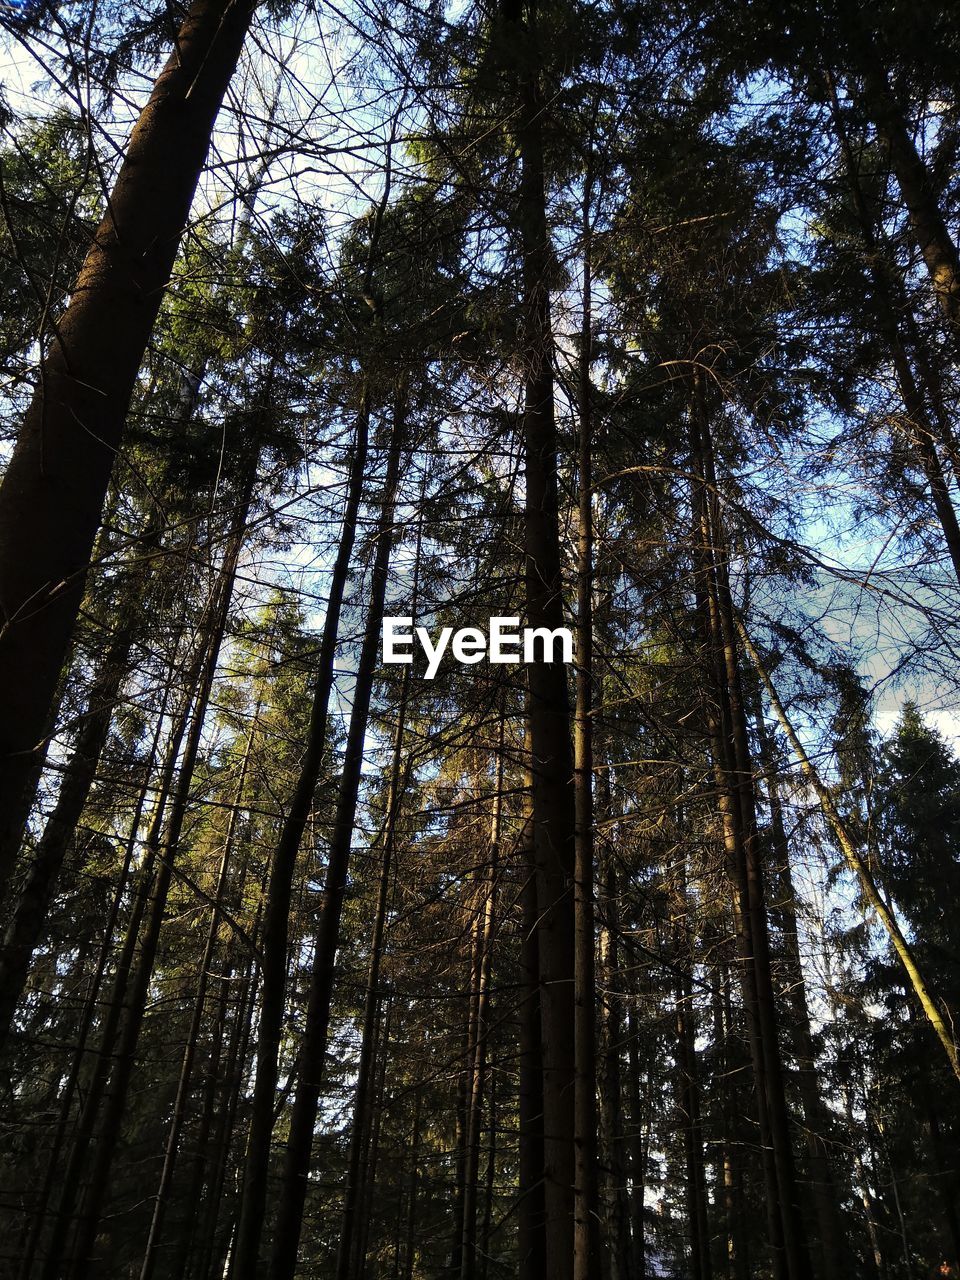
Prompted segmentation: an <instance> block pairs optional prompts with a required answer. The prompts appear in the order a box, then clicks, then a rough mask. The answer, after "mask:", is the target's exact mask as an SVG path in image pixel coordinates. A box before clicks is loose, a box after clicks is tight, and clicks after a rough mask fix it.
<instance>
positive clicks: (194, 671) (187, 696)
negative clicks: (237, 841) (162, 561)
mask: <svg viewBox="0 0 960 1280" xmlns="http://www.w3.org/2000/svg"><path fill="white" fill-rule="evenodd" d="M219 591H220V584H217V586H216V587H215V588H214V591H213V593H212V595H211V598H210V600H209V601H208V604H207V610H206V613H207V618H206V619H205V621H206V622H207V623H208V624H209V618H210V616H211V615H214V614H215V613H216V609H217V599H218V595H219ZM208 641H209V632H208V635H207V637H206V638H205V640H204V641H203V642H202V643H200V644H199V645H198V646H197V647H196V649H195V651H194V654H193V656H192V658H191V660H190V662H189V665H188V671H187V673H186V677H185V681H184V686H185V687H184V693H183V696H182V699H181V702H180V706H179V707H178V708H177V710H176V711H175V713H174V714H173V716H172V717H171V719H172V722H173V723H172V728H171V731H170V734H169V738H168V741H167V743H166V745H165V754H164V761H163V765H162V768H161V770H160V776H159V778H158V779H157V781H156V784H155V794H156V798H155V801H154V806H153V813H152V816H151V818H150V821H149V824H148V828H147V833H146V839H145V854H144V857H143V859H142V861H141V864H140V867H139V869H138V873H137V882H136V888H135V892H134V895H133V902H132V905H131V910H130V915H129V918H128V920H127V924H126V931H125V935H124V940H123V944H122V946H121V948H120V954H119V956H118V958H117V962H116V967H115V972H114V976H113V982H112V986H111V992H110V996H109V999H108V1000H107V1001H106V1013H105V1015H104V1018H103V1022H102V1025H101V1027H100V1034H99V1045H98V1049H97V1054H96V1059H95V1062H94V1067H93V1071H92V1074H91V1077H90V1079H89V1081H88V1082H87V1086H86V1090H85V1095H84V1098H83V1105H82V1109H81V1112H80V1117H79V1120H78V1123H77V1127H76V1131H75V1133H74V1135H73V1141H72V1144H71V1148H70V1155H69V1158H68V1161H67V1165H66V1169H65V1170H64V1173H63V1176H62V1178H61V1194H60V1203H59V1206H58V1208H57V1212H56V1214H55V1215H54V1222H53V1226H52V1229H51V1236H50V1241H49V1243H48V1246H47V1258H46V1262H45V1265H44V1268H43V1271H42V1280H62V1276H63V1274H64V1268H65V1267H66V1265H67V1259H66V1254H65V1249H66V1244H67V1238H68V1235H69V1232H70V1229H71V1226H72V1224H73V1220H74V1207H75V1204H76V1201H77V1199H78V1197H79V1195H80V1183H81V1178H82V1176H83V1173H84V1170H85V1169H86V1165H87V1155H88V1151H89V1147H90V1143H91V1141H92V1140H93V1134H94V1130H95V1128H96V1123H97V1119H98V1116H99V1113H100V1105H101V1103H102V1101H103V1096H104V1092H105V1090H106V1087H107V1083H108V1080H109V1076H110V1070H111V1067H112V1064H113V1061H114V1046H115V1042H116V1038H117V1033H118V1031H119V1028H120V1023H121V1019H122V1017H123V1013H124V1009H125V1007H126V999H127V987H128V985H129V981H130V974H131V971H132V968H133V963H134V959H135V955H136V948H137V939H138V936H139V933H140V926H141V924H142V923H143V918H144V915H145V913H146V910H147V907H148V904H149V901H150V893H151V888H152V884H153V876H154V871H155V865H156V860H157V857H158V856H159V852H160V842H161V839H162V836H163V827H164V819H165V816H166V812H167V806H168V804H169V802H170V798H171V795H172V794H173V789H174V781H175V776H176V769H177V761H178V759H179V757H180V748H181V746H182V743H183V738H184V735H185V734H186V732H187V727H188V725H189V722H190V713H191V708H193V707H194V706H195V704H196V702H197V699H198V696H199V694H198V691H199V688H200V684H201V681H202V675H203V669H204V663H205V660H206V657H207V652H208ZM172 674H173V673H172V672H171V676H172ZM169 693H170V685H169V684H168V686H167V688H166V690H165V693H164V705H163V708H162V709H161V713H160V715H159V716H158V718H157V728H156V734H155V738H154V744H153V753H152V754H153V755H155V754H156V751H157V746H158V743H159V734H160V731H161V728H162V725H163V721H164V717H165V711H166V702H167V698H168V696H169ZM149 786H150V783H149V772H148V783H147V785H146V786H145V787H144V790H143V791H142V792H141V795H140V798H139V801H138V804H137V807H136V810H135V813H134V818H133V821H132V823H131V826H130V833H129V837H128V843H127V851H126V861H125V869H126V868H129V865H130V863H131V861H132V859H133V856H134V851H135V846H136V844H137V841H138V838H139V834H140V820H141V816H142V810H143V807H144V805H145V801H146V795H147V791H148V789H149ZM120 906H121V901H120V898H119V896H118V897H116V898H115V900H114V908H115V911H117V912H119V910H120ZM113 924H115V918H114V920H112V921H111V925H113ZM110 932H111V934H112V932H113V929H112V927H111V930H110ZM105 947H106V941H105ZM106 961H107V955H106V951H105V950H104V952H103V953H102V955H101V964H102V968H105V966H106ZM101 973H102V969H101Z"/></svg>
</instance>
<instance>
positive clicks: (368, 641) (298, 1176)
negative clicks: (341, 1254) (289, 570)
mask: <svg viewBox="0 0 960 1280" xmlns="http://www.w3.org/2000/svg"><path fill="white" fill-rule="evenodd" d="M406 416H407V390H406V386H405V384H401V385H398V386H397V389H396V394H395V401H394V406H393V427H392V431H391V437H390V446H389V456H388V461H387V475H386V479H385V481H384V489H383V500H382V505H381V512H380V519H379V521H378V525H377V534H376V554H375V557H374V564H373V573H372V578H371V585H370V604H369V606H368V612H367V620H366V626H365V629H364V635H363V643H362V646H361V650H360V660H359V663H358V665H357V679H356V684H355V686H354V693H353V706H352V708H351V711H350V724H349V728H348V730H347V744H346V749H345V751H344V758H343V771H342V773H341V775H340V786H339V792H338V796H337V808H336V814H335V817H334V823H333V832H332V834H331V838H330V852H329V857H328V861H327V872H326V877H325V880H324V890H323V907H322V910H321V913H320V921H319V926H318V929H317V941H316V946H315V949H314V954H313V966H312V972H311V976H310V991H309V995H308V999H307V1016H306V1030H305V1032H304V1038H303V1043H302V1045H301V1050H300V1059H299V1064H298V1065H299V1070H298V1075H297V1083H296V1091H295V1094H294V1102H293V1110H292V1112H291V1116H290V1135H289V1138H288V1140H287V1147H286V1152H285V1154H284V1161H283V1168H282V1172H281V1178H280V1199H279V1208H278V1214H277V1222H276V1227H275V1230H274V1238H273V1247H272V1249H271V1255H270V1276H271V1280H291V1278H292V1276H293V1274H294V1272H295V1270H296V1265H297V1250H298V1246H299V1243H300V1231H301V1227H302V1224H303V1206H304V1201H305V1199H306V1194H307V1178H308V1176H309V1171H310V1156H311V1151H312V1149H313V1129H314V1125H315V1123H316V1116H317V1105H318V1103H319V1100H320V1089H321V1084H322V1080H323V1070H324V1063H325V1058H326V1049H327V1031H328V1028H329V1025H330V1004H331V1000H332V997H333V982H334V961H335V959H336V953H337V946H338V945H339V941H340V917H341V914H342V911H343V899H344V894H345V892H346V887H347V874H348V871H349V865H350V847H351V843H352V839H353V829H354V821H355V819H356V813H357V801H358V797H359V792H360V778H361V774H362V771H363V744H364V738H365V735H366V731H367V721H368V719H369V713H370V698H371V694H372V692H373V680H374V673H375V670H376V666H377V653H378V649H379V646H380V636H381V627H382V621H383V606H384V600H385V598H386V589H387V569H388V566H389V563H390V553H391V549H392V546H393V539H394V512H395V508H396V501H397V488H398V482H399V477H400V463H401V459H402V457H403V452H404V442H405V437H406V430H407V424H406ZM258 1227H259V1224H258ZM247 1247H248V1248H249V1252H247V1253H245V1254H243V1255H241V1253H240V1251H239V1250H237V1251H236V1252H235V1254H234V1260H235V1265H234V1268H233V1269H232V1271H231V1280H253V1277H254V1276H255V1273H256V1265H257V1253H258V1248H259V1229H258V1230H257V1231H256V1232H250V1233H248V1246H247Z"/></svg>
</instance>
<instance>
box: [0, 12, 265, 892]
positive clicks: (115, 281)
mask: <svg viewBox="0 0 960 1280" xmlns="http://www.w3.org/2000/svg"><path fill="white" fill-rule="evenodd" d="M253 11H254V0H194V3H193V5H192V6H191V8H190V9H189V11H188V13H187V16H186V18H185V19H184V21H183V25H182V26H181V28H180V30H179V32H178V34H177V39H176V47H175V49H174V51H173V53H172V54H171V55H170V57H169V59H168V61H167V63H166V65H165V67H164V69H163V71H162V72H161V73H160V76H159V77H158V79H157V82H156V84H155V86H154V89H153V92H152V94H151V95H150V99H149V101H148V102H147V104H146V106H145V107H144V109H143V111H142V112H141V114H140V118H139V119H138V121H137V123H136V125H135V126H134V129H133V133H132V134H131V137H130V142H129V144H128V146H127V151H126V155H125V158H124V161H123V164H122V166H121V168H120V172H119V173H118V175H117V180H116V183H115V184H114V187H113V190H112V192H111V193H110V199H109V202H108V206H107V212H106V215H105V217H104V219H103V222H102V223H101V224H100V227H99V229H98V231H97V233H96V235H95V236H94V239H93V243H92V244H91V246H90V249H89V250H88V251H87V256H86V259H85V260H84V263H83V266H82V268H81V271H80V275H79V278H78V280H77V283H76V285H75V286H74V289H73V292H72V296H71V300H70V303H69V305H68V307H67V309H66V311H65V312H64V314H63V316H62V317H61V318H60V319H59V321H57V324H56V331H55V334H54V337H53V339H52V341H51V342H50V345H49V347H48V349H47V352H46V354H45V356H44V358H43V363H42V366H41V371H40V379H39V383H38V386H37V390H36V393H35V395H34V397H33V401H32V403H31V405H30V407H29V409H28V410H27V414H26V417H25V419H24V421H23V425H22V427H21V430H20V434H19V437H18V440H17V444H16V447H15V449H14V451H13V454H12V456H11V458H10V462H9V464H8V467H7V470H6V474H5V475H4V478H3V483H2V485H0V895H2V894H3V891H4V888H5V885H6V882H7V880H8V878H9V876H10V873H11V870H12V868H13V861H14V858H15V857H16V851H17V846H18V844H19V834H20V832H21V831H22V829H23V825H24V823H25V821H26V817H27V813H28V811H29V806H30V801H31V795H30V779H31V777H32V776H33V774H34V772H35V770H36V768H37V766H38V763H39V762H41V761H42V759H43V757H44V754H45V751H46V741H45V738H46V734H47V733H48V721H49V717H50V714H51V707H52V704H53V699H54V695H55V691H56V687H57V682H58V680H59V678H60V672H61V668H62V667H63V664H64V661H65V658H66V653H67V647H68V645H69V643H70V637H71V634H72V632H73V627H74V624H75V622H76V618H77V613H78V611H79V608H80V602H81V599H82V596H83V587H84V579H85V576H86V571H87V566H88V563H89V560H90V555H91V551H92V549H93V544H94V538H95V536H96V532H97V526H98V524H99V521H100V515H101V511H102V507H103V501H104V496H105V495H106V492H107V486H108V484H109V481H110V475H111V472H112V470H113V463H114V458H115V457H116V456H117V453H118V452H119V450H120V446H121V440H122V436H123V427H124V420H125V417H126V413H127V408H128V405H129V402H130V397H131V395H132V393H133V388H134V385H135V383H136V379H137V374H138V372H139V369H140V364H141V362H142V360H143V354H144V351H145V350H146V346H147V342H148V340H149V337H150V333H151V331H152V329H153V325H154V321H155V319H156V316H157V312H158V310H159V308H160V304H161V302H162V300H163V294H164V290H165V288H166V285H167V282H168V280H169V278H170V273H171V270H172V268H173V263H174V258H175V256H176V252H177V247H178V245H179V243H180V237H181V235H182V233H183V229H184V226H185V225H186V221H187V217H188V215H189V212H190V205H191V203H192V201H193V197H194V193H195V191H196V187H197V182H198V180H199V177H200V172H201V170H202V169H203V166H204V163H205V161H206V157H207V151H208V149H209V146H210V138H211V135H212V132H213V127H214V122H215V120H216V117H217V113H218V112H219V110H220V106H221V103H222V102H223V98H224V94H225V93H226V90H227V86H228V84H229V83H230V79H231V77H232V75H233V73H234V70H235V68H236V65H237V62H238V59H239V57H240V52H241V49H242V47H243V42H244V39H245V37H246V33H247V29H248V27H249V25H250V21H251V18H252V15H253Z"/></svg>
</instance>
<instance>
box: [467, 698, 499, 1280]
mask: <svg viewBox="0 0 960 1280" xmlns="http://www.w3.org/2000/svg"><path fill="white" fill-rule="evenodd" d="M503 762H504V719H503V716H502V715H501V719H500V738H499V745H498V748H497V754H496V790H495V792H494V797H493V813H492V815H491V819H490V845H489V849H488V854H487V865H486V868H485V875H484V882H483V885H482V892H481V902H480V903H479V904H478V907H479V908H480V909H479V910H478V913H477V918H476V939H477V946H476V959H475V962H474V964H473V972H472V974H471V983H470V985H471V998H472V999H473V1000H474V1001H475V1006H476V1012H475V1015H474V1017H473V1019H472V1020H471V1021H472V1036H471V1040H472V1043H471V1044H470V1046H469V1052H468V1068H469V1069H468V1073H467V1080H468V1089H467V1126H466V1160H465V1162H464V1178H463V1190H464V1196H463V1243H462V1249H461V1262H460V1267H461V1270H460V1276H461V1280H476V1276H477V1212H478V1198H479V1183H480V1138H481V1126H482V1121H483V1096H484V1092H485V1090H486V1084H487V1055H488V1050H489V1044H488V1038H489V1034H490V1025H491V1024H490V968H491V965H492V962H493V940H494V936H493V935H494V920H495V914H496V895H497V878H498V876H499V867H500V822H501V815H502V809H503Z"/></svg>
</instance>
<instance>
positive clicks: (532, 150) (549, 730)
mask: <svg viewBox="0 0 960 1280" xmlns="http://www.w3.org/2000/svg"><path fill="white" fill-rule="evenodd" d="M501 13H502V17H503V21H504V26H505V32H504V36H505V43H506V42H509V46H510V47H511V48H512V49H513V50H514V57H515V58H516V65H515V67H514V68H513V71H514V75H515V95H516V96H515V103H514V106H515V109H516V121H515V136H516V139H517V148H518V151H519V155H520V185H519V192H518V203H517V212H516V230H517V232H518V233H519V241H520V248H521V252H522V256H523V270H522V288H523V349H522V359H523V371H524V384H525V385H524V406H523V448H524V466H525V482H526V493H525V505H524V527H525V554H526V569H525V601H526V624H527V626H529V627H533V628H540V627H543V628H546V629H547V630H548V631H554V630H556V629H557V628H558V627H562V626H563V623H564V613H563V584H562V575H561V558H560V528H559V513H558V505H559V504H558V493H557V430H556V421H555V417H554V379H553V335H552V329H551V321H550V274H551V267H552V250H551V244H550V234H549V230H548V226H547V216H546V188H545V178H544V159H543V138H542V124H543V115H544V102H543V97H542V91H541V86H540V74H539V65H540V58H539V51H538V35H537V29H536V5H535V4H534V3H531V4H529V5H527V6H524V4H523V3H521V2H520V0H503V4H502V8H501ZM527 681H528V689H529V702H528V714H529V726H530V752H531V776H532V797H533V854H534V861H535V865H536V872H537V874H536V882H537V905H538V912H539V914H538V917H537V926H536V936H537V944H538V949H539V957H538V963H539V990H540V1024H541V1033H540V1035H541V1038H540V1054H541V1066H542V1072H543V1169H544V1175H543V1189H544V1212H545V1221H546V1228H545V1232H546V1273H547V1274H548V1275H549V1276H550V1280H573V1275H574V1234H575V1233H574V1222H575V1216H576V1211H575V1203H574V1201H575V1194H574V1188H575V1183H576V1145H575V1141H574V1137H575V1131H576V1108H575V1094H576V1070H575V1045H576V1006H575V996H574V982H575V968H576V954H577V948H576V924H575V912H574V892H575V888H574V886H575V879H576V847H575V826H576V819H575V815H574V794H573V793H574V788H573V786H572V785H571V783H572V780H573V774H574V770H573V752H572V746H571V740H570V730H571V716H570V705H569V701H568V694H567V673H566V670H565V668H564V666H563V664H562V663H560V662H553V663H548V662H545V661H537V662H533V663H531V664H529V665H528V666H527Z"/></svg>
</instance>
